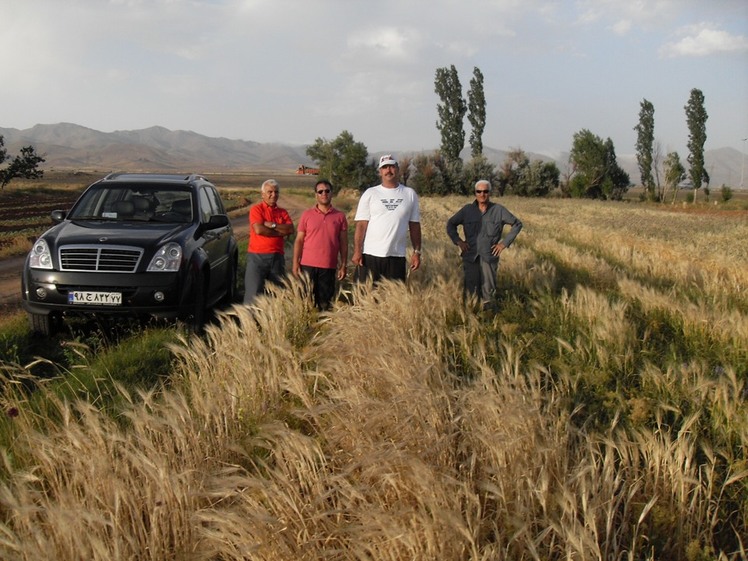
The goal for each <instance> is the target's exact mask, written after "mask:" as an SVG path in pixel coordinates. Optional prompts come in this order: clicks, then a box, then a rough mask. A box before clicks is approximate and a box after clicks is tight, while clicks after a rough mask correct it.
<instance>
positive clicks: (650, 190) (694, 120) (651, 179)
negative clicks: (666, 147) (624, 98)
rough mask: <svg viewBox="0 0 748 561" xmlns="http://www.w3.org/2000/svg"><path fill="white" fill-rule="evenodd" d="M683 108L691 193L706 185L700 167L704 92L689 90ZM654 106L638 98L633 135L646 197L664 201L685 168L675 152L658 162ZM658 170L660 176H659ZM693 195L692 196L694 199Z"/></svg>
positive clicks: (703, 132)
mask: <svg viewBox="0 0 748 561" xmlns="http://www.w3.org/2000/svg"><path fill="white" fill-rule="evenodd" d="M684 109H685V111H686V124H687V125H688V151H689V154H688V163H689V170H688V177H689V179H690V181H691V185H692V186H693V188H694V190H695V191H694V193H697V192H698V190H699V189H700V188H701V187H702V185H703V184H704V183H706V185H707V189H708V187H709V174H708V173H707V171H706V169H705V167H704V144H705V143H706V121H707V119H708V118H709V116H708V115H707V112H706V109H705V107H704V94H703V93H702V92H701V90H699V89H696V88H694V89H692V90H691V95H690V97H689V98H688V103H687V104H686V106H685V107H684ZM654 113H655V110H654V105H652V103H651V102H650V101H648V100H647V99H644V100H642V102H641V104H640V111H639V124H637V125H636V126H635V127H634V130H635V131H636V133H637V138H636V160H637V164H638V166H639V173H640V175H641V184H642V186H643V187H644V190H645V192H646V194H647V198H648V199H650V200H653V201H654V200H657V201H660V202H663V201H665V199H666V197H667V196H668V195H669V194H670V193H672V196H673V198H675V195H676V194H677V190H678V185H679V184H680V183H681V182H682V181H683V180H684V179H685V178H686V169H685V167H684V166H683V164H682V163H681V161H680V156H679V155H678V153H677V152H670V153H668V154H667V156H666V157H665V159H664V161H662V155H661V154H662V150H661V149H660V146H659V144H656V143H655V140H654ZM660 169H662V171H663V176H664V177H663V178H662V180H661V178H660ZM695 201H696V196H694V202H695Z"/></svg>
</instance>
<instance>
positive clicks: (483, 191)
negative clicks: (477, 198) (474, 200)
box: [475, 189, 488, 195]
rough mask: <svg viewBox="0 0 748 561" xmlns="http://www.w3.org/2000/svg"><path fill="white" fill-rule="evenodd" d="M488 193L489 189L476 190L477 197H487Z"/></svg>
mask: <svg viewBox="0 0 748 561" xmlns="http://www.w3.org/2000/svg"><path fill="white" fill-rule="evenodd" d="M486 193H488V189H485V190H484V189H476V190H475V194H476V195H485V194H486Z"/></svg>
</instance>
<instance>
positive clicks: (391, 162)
mask: <svg viewBox="0 0 748 561" xmlns="http://www.w3.org/2000/svg"><path fill="white" fill-rule="evenodd" d="M396 165H397V160H396V159H395V158H394V157H393V156H392V154H385V155H384V156H382V157H381V158H379V168H377V169H382V167H384V166H396Z"/></svg>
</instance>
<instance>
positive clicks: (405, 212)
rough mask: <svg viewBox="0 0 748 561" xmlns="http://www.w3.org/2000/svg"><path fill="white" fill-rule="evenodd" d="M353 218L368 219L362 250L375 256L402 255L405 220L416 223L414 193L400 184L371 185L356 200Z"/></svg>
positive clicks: (405, 229)
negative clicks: (393, 185)
mask: <svg viewBox="0 0 748 561" xmlns="http://www.w3.org/2000/svg"><path fill="white" fill-rule="evenodd" d="M354 220H356V221H359V220H368V222H369V226H368V228H367V229H366V237H365V238H364V253H366V254H367V255H374V256H376V257H405V250H406V248H407V245H408V232H409V230H408V223H409V222H420V221H421V211H420V208H419V204H418V194H417V193H416V192H415V191H414V190H413V189H411V188H410V187H406V186H405V185H403V184H399V185H398V186H397V187H395V188H392V189H389V188H387V187H384V186H383V185H381V184H380V185H375V186H374V187H369V188H368V189H367V190H366V191H364V193H363V195H361V198H360V199H359V201H358V208H357V209H356V217H355V218H354Z"/></svg>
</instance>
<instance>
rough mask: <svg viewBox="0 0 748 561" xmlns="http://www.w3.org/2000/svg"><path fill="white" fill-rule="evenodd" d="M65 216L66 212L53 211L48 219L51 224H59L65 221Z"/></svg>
mask: <svg viewBox="0 0 748 561" xmlns="http://www.w3.org/2000/svg"><path fill="white" fill-rule="evenodd" d="M66 216H67V212H65V211H64V210H53V211H52V214H50V217H51V218H52V222H54V223H55V224H59V223H60V222H62V221H63V220H65V217H66Z"/></svg>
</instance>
